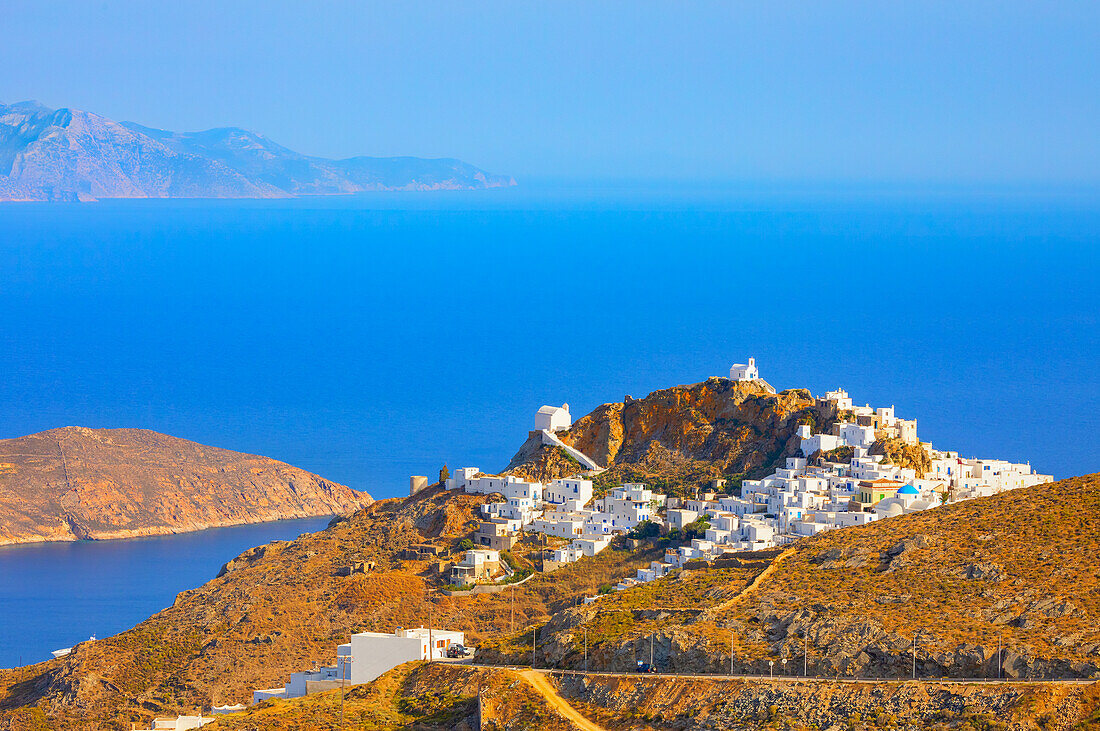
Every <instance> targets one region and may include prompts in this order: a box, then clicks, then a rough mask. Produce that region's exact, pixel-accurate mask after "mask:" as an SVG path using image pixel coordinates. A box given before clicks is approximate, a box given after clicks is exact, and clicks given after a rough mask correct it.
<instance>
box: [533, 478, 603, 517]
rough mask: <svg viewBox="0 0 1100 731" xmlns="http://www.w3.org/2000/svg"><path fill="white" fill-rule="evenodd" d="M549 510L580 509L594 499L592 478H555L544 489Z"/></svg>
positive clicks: (544, 497) (544, 498) (544, 496)
mask: <svg viewBox="0 0 1100 731" xmlns="http://www.w3.org/2000/svg"><path fill="white" fill-rule="evenodd" d="M542 499H543V500H545V501H546V503H547V508H546V509H547V510H552V509H558V510H580V509H581V508H583V507H584V506H585V505H587V504H588V502H589V501H590V500H591V499H592V480H581V479H577V478H566V479H564V480H554V481H553V482H551V483H550V484H548V485H546V487H545V488H544V489H543V498H542Z"/></svg>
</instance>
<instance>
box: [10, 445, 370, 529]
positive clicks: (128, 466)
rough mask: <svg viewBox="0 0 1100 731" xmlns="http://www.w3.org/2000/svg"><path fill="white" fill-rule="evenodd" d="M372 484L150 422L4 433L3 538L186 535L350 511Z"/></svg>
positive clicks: (365, 502) (358, 505) (365, 500)
mask: <svg viewBox="0 0 1100 731" xmlns="http://www.w3.org/2000/svg"><path fill="white" fill-rule="evenodd" d="M372 502H373V500H372V498H371V496H370V495H368V494H367V493H365V492H359V491H357V490H352V489H351V488H350V487H345V486H344V485H340V484H337V483H335V482H329V481H328V480H325V479H323V478H321V477H318V476H317V475H314V474H311V473H309V472H306V471H305V470H300V469H298V468H297V467H292V466H291V465H288V464H285V463H283V462H279V461H276V460H274V459H269V458H267V457H259V456H256V455H252V454H242V453H240V452H232V451H230V450H228V449H219V448H217V447H208V446H205V445H202V444H197V443H195V442H191V441H187V440H186V439H179V438H177V437H170V436H167V435H165V434H159V433H157V432H154V431H149V430H147V429H86V428H84V427H79V426H69V427H64V428H61V429H51V430H49V431H44V432H40V433H38V434H31V435H29V436H25V437H18V438H16V439H4V440H0V545H5V544H13V543H35V542H40V541H78V540H89V539H94V540H100V539H107V538H131V537H134V536H148V535H161V534H166V533H184V532H187V531H195V530H202V529H204V528H214V527H219V526H226V525H242V524H245V523H263V522H266V521H271V520H282V519H288V518H310V517H315V516H324V515H336V514H343V513H350V512H352V511H354V510H358V509H360V508H363V507H365V506H367V505H370V504H371V503H372Z"/></svg>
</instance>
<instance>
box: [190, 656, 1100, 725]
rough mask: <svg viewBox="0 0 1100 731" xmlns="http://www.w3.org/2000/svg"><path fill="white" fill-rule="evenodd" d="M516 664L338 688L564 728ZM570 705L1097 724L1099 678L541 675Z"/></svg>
mask: <svg viewBox="0 0 1100 731" xmlns="http://www.w3.org/2000/svg"><path fill="white" fill-rule="evenodd" d="M522 677H523V676H522V675H521V674H520V673H517V672H516V671H515V670H512V669H507V668H499V669H489V668H475V667H469V666H464V665H449V664H444V663H431V664H427V663H408V664H406V665H402V666H401V667H398V668H395V669H394V670H392V671H390V672H389V673H387V674H386V675H383V676H382V677H381V678H378V679H377V680H375V681H374V682H372V683H367V684H365V685H360V686H355V687H353V688H348V689H347V691H346V702H345V718H346V720H347V727H348V728H357V729H364V730H369V731H375V730H378V729H392V728H416V729H425V730H427V729H440V730H443V729H448V730H450V729H463V730H468V731H473V729H476V728H478V724H477V721H478V719H477V716H476V710H477V700H478V694H479V693H480V695H481V700H482V716H481V728H483V729H486V730H487V731H490V730H492V729H532V730H534V729H567V728H576V726H575V725H571V724H568V723H565V722H564V721H563V719H562V718H561V717H560V716H559V715H558V714H557V713H555V711H554V709H553V708H551V707H550V706H549V704H548V703H547V699H546V698H545V696H541V695H539V694H538V693H536V692H535V691H534V689H533V688H532V687H531V685H530V684H529V683H525V682H523V680H522ZM543 677H544V678H545V680H546V681H548V682H550V683H552V684H553V686H554V689H555V692H556V693H557V694H558V695H559V697H561V698H563V699H564V700H565V701H566V702H567V703H568V704H569V705H570V706H571V707H572V709H573V710H574V711H576V712H578V713H580V714H581V715H582V716H583V717H584V718H586V719H588V720H590V721H592V722H595V723H596V724H597V725H598V727H600V728H604V729H631V730H637V731H642V730H643V729H645V730H648V729H668V730H669V731H686V730H688V729H690V730H692V731H723V730H726V729H730V730H732V729H739V730H747V729H753V730H754V731H755V730H757V729H759V730H760V731H764V730H765V729H772V730H774V729H791V730H795V729H797V730H804V731H810V730H811V729H836V730H837V731H839V730H840V729H852V730H853V731H865V730H867V729H881V728H891V729H897V730H898V731H918V730H919V731H933V730H934V731H948V730H949V729H960V730H963V729H965V730H967V731H974V730H975V729H988V730H989V731H994V730H998V731H1010V730H1011V731H1032V730H1035V729H1048V730H1049V731H1054V730H1064V731H1069V730H1070V729H1074V730H1076V731H1086V730H1087V729H1095V728H1096V724H1097V722H1098V715H1097V714H1098V713H1100V683H1095V682H1094V683H1088V684H1081V685H1076V684H1075V685H1066V684H1056V683H1041V682H1039V683H1027V684H1017V683H1012V684H996V683H945V682H939V681H930V682H929V681H925V682H912V681H909V682H898V681H894V682H844V681H841V682H836V681H833V680H832V679H829V680H800V679H795V678H776V679H774V680H767V679H752V680H746V679H742V678H734V679H730V678H722V677H720V676H717V677H712V678H699V677H693V678H675V677H668V676H661V675H637V674H633V675H626V674H623V675H594V676H588V677H582V676H571V675H569V674H552V675H547V676H543ZM339 708H340V691H338V690H334V691H329V692H327V693H323V694H318V695H314V696H308V697H306V698H299V699H294V700H289V701H268V702H265V703H262V704H260V705H258V706H255V707H253V708H250V709H248V710H246V711H244V712H242V713H240V714H235V715H233V716H229V717H226V718H225V719H223V720H219V721H218V722H217V723H215V724H213V725H211V726H208V727H204V728H208V729H210V731H221V730H222V729H234V730H235V731H282V730H284V729H285V730H287V731H289V730H290V729H311V730H312V729H317V730H318V731H320V730H322V729H333V730H335V729H338V728H340V726H339Z"/></svg>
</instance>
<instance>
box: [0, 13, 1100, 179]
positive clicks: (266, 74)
mask: <svg viewBox="0 0 1100 731" xmlns="http://www.w3.org/2000/svg"><path fill="white" fill-rule="evenodd" d="M0 27H2V28H3V29H4V34H3V36H4V42H3V43H2V44H0V68H3V69H4V70H5V73H4V74H3V76H2V77H0V100H2V101H5V102H11V101H17V100H21V99H25V98H36V99H39V100H41V101H42V102H43V103H46V104H48V105H50V106H72V107H76V108H82V109H88V110H91V111H97V112H100V113H102V114H105V115H107V116H110V117H113V118H118V119H127V120H134V121H139V122H142V123H144V124H149V125H152V126H160V127H166V128H170V129H178V130H193V129H200V128H207V127H212V126H227V125H237V126H242V127H247V128H250V129H254V130H257V131H261V132H263V133H265V134H267V135H268V136H269V137H271V138H272V139H274V140H276V141H278V142H281V143H283V144H285V145H287V146H289V147H292V148H294V149H297V150H300V151H303V152H307V153H312V154H319V155H326V156H350V155H356V154H374V155H398V154H411V155H423V156H456V157H461V158H463V159H465V160H467V161H470V162H472V163H475V164H477V165H480V166H482V167H485V168H487V169H489V170H492V171H495V172H504V173H511V174H513V175H516V176H517V177H519V178H520V179H521V180H522V178H524V177H547V176H556V177H570V178H640V179H674V180H737V181H777V182H784V181H847V182H856V183H860V182H878V181H899V182H918V183H924V182H948V183H962V184H970V183H975V182H977V183H994V184H1000V183H1008V184H1015V183H1043V184H1051V183H1053V184H1069V185H1076V184H1081V183H1086V184H1090V185H1093V184H1095V183H1097V182H1098V178H1100V172H1098V171H1100V135H1098V134H1097V130H1100V91H1098V90H1100V78H1098V76H1100V74H1098V70H1100V4H1097V3H1085V2H1081V3H1065V2H1049V3H1030V2H1014V1H1008V2H1005V1H1002V2H967V3H958V2H920V3H884V2H831V3H811V2H800V3H790V2H783V1H779V2H773V1H769V2H767V3H739V2H729V1H728V0H727V1H725V2H716V3H709V2H696V3H681V2H621V3H620V2H591V0H587V1H585V2H567V1H563V0H553V2H516V1H515V0H507V1H505V2H462V3H442V2H400V3H371V2H358V1H356V2H317V3H312V2H311V3H304V2H293V3H290V2H272V1H270V0H265V1H264V2H231V3H224V2H217V3H214V2H186V3H184V2H173V3H159V2H157V3H150V2H147V1H142V2H89V1H88V0H81V1H80V2H71V1H67V0H66V1H62V0H59V1H56V2H49V3H43V2H29V1H24V0H5V1H4V3H3V4H2V5H0Z"/></svg>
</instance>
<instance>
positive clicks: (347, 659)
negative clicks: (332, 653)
mask: <svg viewBox="0 0 1100 731" xmlns="http://www.w3.org/2000/svg"><path fill="white" fill-rule="evenodd" d="M336 660H337V664H338V665H339V660H340V658H337V659H336ZM348 665H351V655H345V656H344V664H343V665H342V666H341V667H340V728H343V727H344V684H345V681H346V680H347V676H348Z"/></svg>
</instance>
